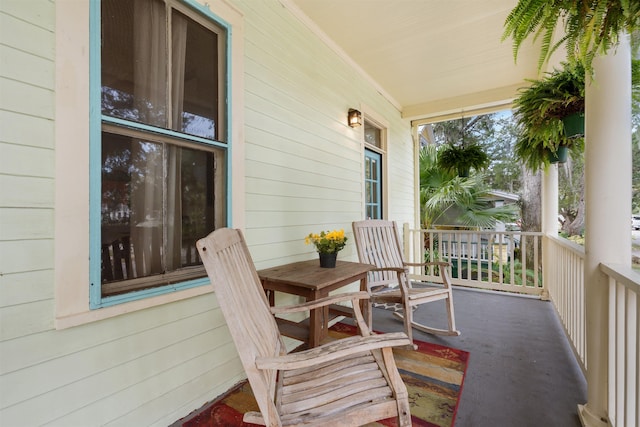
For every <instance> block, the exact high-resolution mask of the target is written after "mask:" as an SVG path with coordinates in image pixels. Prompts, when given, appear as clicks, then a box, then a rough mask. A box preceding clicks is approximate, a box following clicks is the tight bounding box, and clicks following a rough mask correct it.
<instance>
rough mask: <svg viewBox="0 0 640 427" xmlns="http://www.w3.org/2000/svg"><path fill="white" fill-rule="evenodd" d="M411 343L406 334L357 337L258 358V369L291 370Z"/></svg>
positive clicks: (395, 333)
mask: <svg viewBox="0 0 640 427" xmlns="http://www.w3.org/2000/svg"><path fill="white" fill-rule="evenodd" d="M410 344H411V341H410V340H409V337H407V335H406V334H405V333H404V332H394V333H388V334H380V335H369V336H366V337H361V336H355V337H349V338H343V339H340V340H337V341H333V342H330V343H327V344H324V345H321V346H319V347H315V348H312V349H309V350H305V351H301V352H299V353H290V354H286V355H283V356H276V357H258V358H256V367H257V368H258V369H279V370H291V369H299V368H305V367H309V366H314V365H319V364H321V363H326V362H329V361H332V360H340V359H343V358H344V357H346V356H349V355H351V354H356V353H363V352H367V351H371V350H376V349H380V348H385V347H397V346H407V345H410Z"/></svg>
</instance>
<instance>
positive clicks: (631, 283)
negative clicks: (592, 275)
mask: <svg viewBox="0 0 640 427" xmlns="http://www.w3.org/2000/svg"><path fill="white" fill-rule="evenodd" d="M600 270H601V271H602V272H603V273H604V274H607V275H608V276H610V277H613V278H614V279H615V280H616V282H618V283H620V284H621V285H624V286H625V287H627V288H629V289H630V290H631V291H633V292H635V293H637V294H640V273H638V272H637V271H635V270H634V269H632V268H631V267H630V266H628V265H625V264H609V263H602V264H600Z"/></svg>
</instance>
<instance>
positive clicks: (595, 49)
mask: <svg viewBox="0 0 640 427" xmlns="http://www.w3.org/2000/svg"><path fill="white" fill-rule="evenodd" d="M559 23H561V24H560V25H562V26H563V27H564V28H563V30H564V36H563V37H561V38H560V39H559V40H558V41H557V42H555V43H553V36H554V33H555V32H556V27H557V26H558V25H559ZM638 28H640V4H639V3H638V2H637V1H628V0H548V1H538V0H519V1H518V4H517V5H516V7H515V8H514V9H513V10H512V11H511V12H510V13H509V15H508V16H507V18H506V20H505V24H504V33H503V35H502V39H503V40H505V39H507V38H509V37H511V38H512V40H513V53H514V57H516V58H517V56H518V50H519V49H520V46H522V43H523V42H524V41H525V40H526V39H527V38H528V37H529V36H531V35H532V34H533V35H535V37H539V36H541V37H542V43H541V46H542V47H541V50H540V58H539V60H538V69H542V66H543V65H544V64H545V63H546V62H547V61H548V59H549V57H550V56H551V54H552V53H553V52H554V51H556V50H557V49H558V48H559V47H561V46H562V45H566V49H567V57H568V59H569V60H570V61H571V62H576V61H577V62H581V63H582V64H583V66H584V67H585V70H586V71H587V72H588V73H591V72H592V66H591V64H592V62H593V58H594V57H595V55H596V54H597V53H600V52H602V53H607V52H608V51H609V49H611V48H612V47H615V46H616V44H617V43H618V37H619V36H620V35H621V34H623V33H624V32H626V33H628V34H632V33H633V32H634V31H635V30H637V29H638Z"/></svg>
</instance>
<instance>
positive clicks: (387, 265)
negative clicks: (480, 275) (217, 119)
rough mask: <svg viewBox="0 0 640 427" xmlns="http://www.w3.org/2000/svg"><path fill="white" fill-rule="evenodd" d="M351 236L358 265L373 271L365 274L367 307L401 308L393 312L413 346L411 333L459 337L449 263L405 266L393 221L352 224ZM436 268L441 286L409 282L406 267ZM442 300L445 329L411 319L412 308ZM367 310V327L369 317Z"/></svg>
mask: <svg viewBox="0 0 640 427" xmlns="http://www.w3.org/2000/svg"><path fill="white" fill-rule="evenodd" d="M353 234H354V238H355V242H356V249H357V251H358V257H359V258H360V262H362V263H368V264H373V265H375V266H376V269H374V270H372V271H371V272H370V273H369V274H370V275H369V280H368V281H367V286H368V288H369V293H370V303H386V304H389V303H391V304H393V303H395V304H400V305H402V313H398V312H395V313H394V314H395V315H396V316H397V317H400V318H401V319H403V320H404V329H405V332H406V334H407V335H408V336H409V338H410V339H411V341H412V342H413V333H412V329H414V328H415V329H418V330H420V331H423V332H426V333H430V334H436V335H452V336H455V335H460V331H458V330H457V329H456V323H455V315H454V311H453V292H452V286H451V280H450V278H449V270H448V268H449V267H450V265H449V263H445V262H427V263H407V262H405V261H404V258H403V255H402V245H401V243H400V233H398V227H397V225H396V223H395V222H393V221H385V220H380V219H374V220H364V221H355V222H354V223H353ZM430 265H434V266H437V268H438V272H439V277H440V278H441V279H442V283H441V284H428V283H419V284H415V283H412V282H411V281H410V280H409V275H408V267H425V266H430ZM439 300H444V302H445V304H446V308H447V322H448V329H441V328H434V327H430V326H427V325H424V324H422V323H419V322H416V321H415V320H414V319H413V312H414V310H415V308H416V307H418V306H420V305H421V304H426V303H429V302H433V301H439ZM371 311H372V310H369V319H368V324H369V327H373V326H372V321H373V319H372V316H371Z"/></svg>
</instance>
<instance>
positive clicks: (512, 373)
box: [374, 288, 587, 427]
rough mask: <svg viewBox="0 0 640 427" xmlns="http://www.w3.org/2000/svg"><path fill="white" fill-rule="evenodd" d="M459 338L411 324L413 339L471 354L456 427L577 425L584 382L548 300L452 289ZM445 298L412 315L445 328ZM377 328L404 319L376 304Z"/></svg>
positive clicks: (390, 328)
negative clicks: (429, 332)
mask: <svg viewBox="0 0 640 427" xmlns="http://www.w3.org/2000/svg"><path fill="white" fill-rule="evenodd" d="M453 298H454V306H455V315H456V326H457V328H458V329H459V330H460V331H461V333H462V334H461V335H460V336H459V337H439V336H434V335H429V334H425V333H422V332H419V331H414V338H415V339H418V340H421V341H426V342H432V343H437V344H442V345H446V346H449V347H454V348H459V349H462V350H466V351H468V352H469V353H471V355H470V361H469V366H468V369H467V375H466V377H465V382H464V386H463V390H462V397H461V400H460V404H459V408H458V414H457V416H456V421H455V425H456V427H512V426H513V427H516V426H517V427H529V426H530V427H539V426H545V427H574V426H576V427H578V426H580V421H579V419H578V415H577V405H578V404H583V403H585V402H586V398H587V386H586V381H585V379H584V376H583V374H582V371H581V369H580V367H579V365H578V363H577V362H576V359H575V357H574V355H573V352H572V350H571V347H570V345H569V342H568V341H567V338H566V337H565V334H564V331H563V329H562V325H561V324H560V321H559V319H558V317H557V315H556V313H555V311H554V309H553V306H552V303H551V302H549V301H541V300H540V299H538V298H532V297H525V296H514V295H511V294H505V293H499V292H489V291H479V290H470V289H464V288H455V289H454V296H453ZM445 313H446V311H445V305H444V302H443V301H437V302H433V303H430V304H426V305H423V306H421V307H420V308H418V310H417V311H416V312H415V314H414V316H415V317H416V320H418V321H420V322H422V323H425V324H428V325H430V326H437V327H443V328H446V315H445ZM374 328H375V329H376V330H379V331H384V332H390V331H398V330H402V323H401V320H399V319H398V318H396V317H395V316H393V315H392V314H391V312H389V311H387V310H383V309H374Z"/></svg>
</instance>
